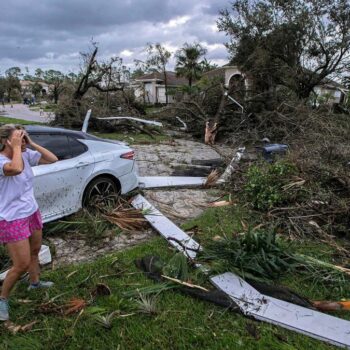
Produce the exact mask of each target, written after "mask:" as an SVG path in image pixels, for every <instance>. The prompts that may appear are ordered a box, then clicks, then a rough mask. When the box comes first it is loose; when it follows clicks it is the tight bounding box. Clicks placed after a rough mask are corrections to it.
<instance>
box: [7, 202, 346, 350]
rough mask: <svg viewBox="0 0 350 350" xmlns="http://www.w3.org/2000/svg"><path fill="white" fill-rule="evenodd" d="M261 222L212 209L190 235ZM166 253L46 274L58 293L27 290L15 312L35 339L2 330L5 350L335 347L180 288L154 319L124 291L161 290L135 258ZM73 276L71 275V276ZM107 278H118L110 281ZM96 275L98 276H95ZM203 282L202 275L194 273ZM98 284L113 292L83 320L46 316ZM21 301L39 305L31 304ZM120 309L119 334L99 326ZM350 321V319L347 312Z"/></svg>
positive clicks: (301, 285) (304, 285) (306, 290)
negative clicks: (46, 310)
mask: <svg viewBox="0 0 350 350" xmlns="http://www.w3.org/2000/svg"><path fill="white" fill-rule="evenodd" d="M242 220H243V221H248V220H250V221H248V222H251V223H252V224H255V222H254V221H255V220H257V218H254V217H251V216H250V217H249V213H246V212H245V211H244V210H242V209H240V208H232V207H225V208H215V209H209V210H208V211H206V212H205V213H204V214H203V215H202V216H201V217H199V218H197V219H195V220H191V221H190V222H188V223H185V224H184V226H183V227H184V228H186V229H190V228H193V227H194V226H197V234H196V236H195V239H196V240H197V241H199V242H202V243H203V244H204V243H205V241H206V240H207V239H210V238H211V237H213V236H215V235H217V234H219V235H221V234H223V233H225V234H231V233H232V232H233V231H236V230H241V229H242V224H241V221H242ZM298 247H299V250H300V251H302V252H308V254H313V255H314V256H316V257H323V258H324V259H326V260H327V259H330V258H331V255H332V253H333V251H332V249H331V248H329V247H327V246H325V245H322V244H317V243H315V242H300V243H298ZM150 254H152V255H159V256H161V257H162V258H163V259H164V260H168V259H169V258H170V257H171V256H172V254H173V251H172V250H171V249H169V247H168V245H167V244H166V242H165V240H164V239H162V238H160V237H157V238H154V239H152V240H151V241H149V242H148V243H144V244H142V245H139V246H137V247H135V248H132V249H129V250H126V251H124V252H120V253H115V254H112V255H108V256H105V257H103V258H100V259H98V260H96V261H95V262H92V263H88V264H80V265H76V266H74V265H71V266H67V267H64V268H59V269H57V270H54V271H46V272H44V273H43V279H50V280H53V281H54V282H55V283H56V284H55V287H54V288H53V289H51V290H49V291H47V292H45V291H32V292H27V291H26V287H25V285H19V286H18V287H17V289H16V291H15V293H14V294H13V298H12V301H11V306H12V309H11V312H12V314H11V315H12V317H13V321H14V322H16V323H19V324H26V323H28V322H31V321H33V320H37V321H38V322H37V323H36V324H35V325H34V327H33V329H32V330H31V331H29V332H27V333H23V334H17V335H11V334H10V333H9V332H8V331H6V330H5V329H4V328H1V326H0V332H1V338H0V348H1V349H14V350H17V349H26V350H27V349H33V350H34V349H35V350H37V349H57V350H58V349H72V350H73V349H74V350H75V349H84V350H85V349H245V350H246V349H268V350H273V349H276V350H281V349H282V350H292V349H296V350H301V349H305V350H306V349H307V350H310V349H331V348H333V347H331V346H329V345H326V344H324V343H322V342H319V341H316V340H313V339H311V338H309V337H306V336H303V335H300V334H297V333H295V332H291V331H287V330H285V329H282V328H280V327H276V326H272V325H269V324H266V323H259V322H255V321H253V320H250V319H248V318H246V317H243V316H242V315H239V314H235V313H233V312H230V311H228V310H226V309H223V308H221V307H217V306H215V305H213V304H210V303H207V302H204V301H199V300H195V299H193V298H191V297H189V296H185V295H182V294H180V293H179V292H177V291H176V290H170V291H164V292H162V293H160V294H159V295H158V296H157V298H156V300H157V301H156V305H157V313H156V314H154V315H147V314H142V313H140V312H138V310H137V307H136V302H135V299H134V298H129V297H125V296H124V292H126V291H131V290H135V289H136V288H142V287H144V286H151V285H154V283H153V282H152V281H150V280H149V279H147V278H146V277H145V276H144V275H143V274H142V273H140V271H139V270H138V269H137V268H136V267H135V265H134V260H135V259H136V258H139V257H142V256H144V255H150ZM69 274H71V275H70V277H67V276H69ZM106 275H110V276H109V277H106ZM89 276H90V278H88V277H89ZM193 278H194V280H195V273H194V272H193ZM96 283H105V284H107V285H108V286H109V287H110V289H111V292H112V294H111V295H110V296H100V297H97V299H96V300H95V301H94V302H93V303H92V304H91V305H90V306H89V307H88V308H86V309H85V311H84V312H83V314H82V315H81V316H80V317H79V318H78V314H74V315H72V316H62V315H56V314H43V313H41V312H40V311H39V309H38V306H39V305H40V304H41V303H43V302H45V301H47V300H49V299H50V298H54V297H58V298H57V299H56V300H55V302H56V303H57V304H62V303H64V302H67V301H68V300H69V299H70V298H72V297H80V298H84V299H86V300H89V299H90V293H91V291H92V290H93V289H94V286H95V285H96ZM283 283H284V284H285V285H289V286H292V287H293V289H294V290H295V291H297V292H299V293H301V294H302V295H305V296H307V297H310V298H334V299H336V300H339V299H340V298H342V297H348V296H349V289H348V288H347V289H346V290H339V289H336V288H330V289H329V290H327V289H326V288H325V287H323V286H320V285H312V283H308V282H306V281H300V280H296V278H295V276H286V277H285V278H284V280H283ZM21 299H22V300H23V299H27V300H31V302H30V303H23V302H21ZM116 310H119V311H120V314H133V315H132V316H128V317H125V318H123V317H118V316H117V317H115V318H114V320H113V322H112V328H111V329H105V328H103V327H102V326H101V325H100V324H98V323H97V322H96V320H95V316H94V315H93V313H94V312H97V311H98V312H100V313H102V314H104V315H107V314H109V313H111V312H113V311H116ZM342 317H345V318H347V319H349V318H350V317H349V315H347V314H344V313H342Z"/></svg>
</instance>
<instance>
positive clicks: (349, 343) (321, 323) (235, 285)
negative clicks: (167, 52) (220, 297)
mask: <svg viewBox="0 0 350 350" xmlns="http://www.w3.org/2000/svg"><path fill="white" fill-rule="evenodd" d="M211 281H212V283H213V284H214V285H215V286H216V287H217V288H219V289H221V290H222V291H223V292H225V293H226V294H227V295H229V296H230V298H231V299H232V300H233V301H234V302H235V303H237V304H238V305H239V306H240V308H241V310H242V312H243V313H244V314H245V315H248V316H253V317H254V318H256V319H258V320H261V321H265V322H268V323H272V324H275V325H278V326H281V327H284V328H287V329H290V330H293V331H295V332H298V333H302V334H305V335H308V336H310V337H312V338H316V339H319V340H322V341H325V342H327V343H330V344H333V345H337V346H341V347H346V348H350V322H349V321H346V320H342V319H340V318H337V317H333V316H330V315H327V314H324V313H321V312H318V311H314V310H311V309H307V308H305V307H302V306H298V305H295V304H291V303H288V302H286V301H282V300H279V299H275V298H272V297H269V296H265V295H263V294H261V293H259V292H258V291H257V290H256V289H254V288H253V287H252V286H250V285H249V284H248V283H247V282H245V281H244V280H243V279H241V278H240V277H238V276H236V275H234V274H233V273H230V272H227V273H224V274H222V275H219V276H215V277H212V278H211Z"/></svg>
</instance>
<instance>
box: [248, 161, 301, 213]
mask: <svg viewBox="0 0 350 350" xmlns="http://www.w3.org/2000/svg"><path fill="white" fill-rule="evenodd" d="M296 174H297V168H296V167H295V166H294V165H293V164H291V163H289V162H287V161H284V160H279V161H277V162H275V163H273V164H269V163H265V162H264V163H263V162H261V163H259V164H257V165H252V166H250V168H249V169H248V171H247V174H246V178H245V186H244V190H243V194H244V198H245V200H247V201H248V202H250V203H251V205H252V206H253V207H254V208H255V209H259V210H268V209H270V208H272V207H275V206H278V205H280V204H282V203H283V202H285V201H287V200H288V199H289V198H290V192H288V191H287V190H284V189H283V186H284V185H285V184H286V183H287V182H288V180H290V179H291V176H293V175H296Z"/></svg>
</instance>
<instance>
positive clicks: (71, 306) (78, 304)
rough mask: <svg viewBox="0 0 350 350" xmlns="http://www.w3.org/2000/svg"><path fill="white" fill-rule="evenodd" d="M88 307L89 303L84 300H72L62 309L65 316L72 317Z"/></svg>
mask: <svg viewBox="0 0 350 350" xmlns="http://www.w3.org/2000/svg"><path fill="white" fill-rule="evenodd" d="M86 306H87V302H86V301H85V300H84V299H80V298H72V299H71V300H69V302H68V303H67V304H65V305H63V308H62V309H63V313H64V314H65V315H71V314H74V313H76V312H80V311H81V310H83V309H85V307H86Z"/></svg>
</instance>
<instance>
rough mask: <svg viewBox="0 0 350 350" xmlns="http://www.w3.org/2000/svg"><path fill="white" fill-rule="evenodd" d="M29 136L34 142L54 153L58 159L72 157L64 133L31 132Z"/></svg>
mask: <svg viewBox="0 0 350 350" xmlns="http://www.w3.org/2000/svg"><path fill="white" fill-rule="evenodd" d="M30 137H31V139H32V140H33V141H34V142H35V143H37V144H38V145H40V146H42V147H45V148H47V149H48V150H49V151H51V152H52V153H54V154H55V155H56V156H57V158H58V159H59V160H63V159H70V158H72V152H71V150H70V147H69V141H68V137H67V136H66V135H55V134H31V135H30Z"/></svg>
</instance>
